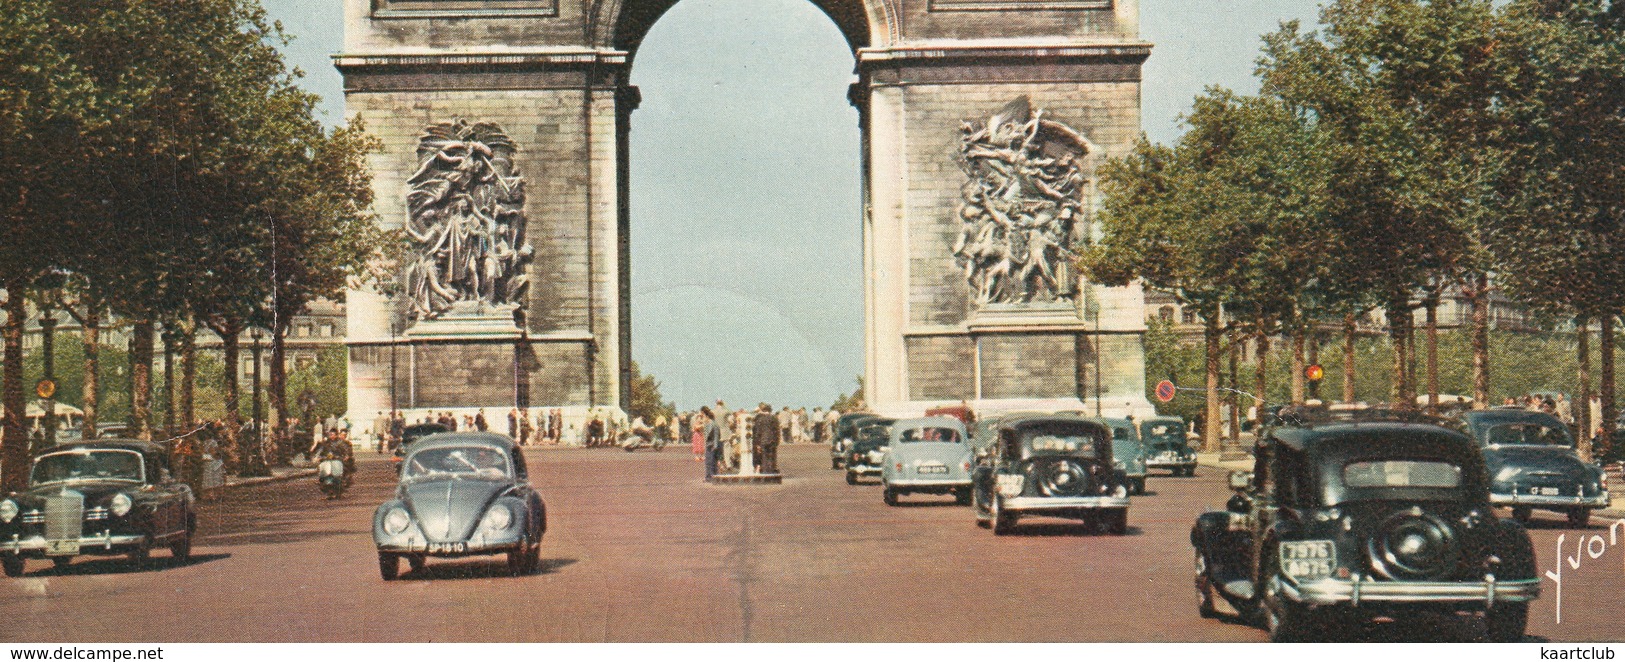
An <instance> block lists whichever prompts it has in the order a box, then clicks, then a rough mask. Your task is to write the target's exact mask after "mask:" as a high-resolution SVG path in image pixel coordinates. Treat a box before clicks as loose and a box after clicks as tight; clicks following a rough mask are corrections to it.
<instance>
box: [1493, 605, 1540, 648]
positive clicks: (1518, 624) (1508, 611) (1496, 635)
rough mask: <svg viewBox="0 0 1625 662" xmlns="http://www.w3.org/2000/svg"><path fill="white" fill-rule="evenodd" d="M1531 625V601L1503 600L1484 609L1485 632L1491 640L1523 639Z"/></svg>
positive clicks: (1508, 641) (1506, 641)
mask: <svg viewBox="0 0 1625 662" xmlns="http://www.w3.org/2000/svg"><path fill="white" fill-rule="evenodd" d="M1528 627H1529V603H1527V602H1503V603H1501V604H1498V605H1495V606H1494V607H1490V608H1489V609H1487V610H1485V611H1484V633H1485V634H1486V635H1487V636H1488V637H1489V639H1490V641H1496V642H1503V643H1510V642H1516V641H1523V633H1524V630H1525V629H1527V628H1528Z"/></svg>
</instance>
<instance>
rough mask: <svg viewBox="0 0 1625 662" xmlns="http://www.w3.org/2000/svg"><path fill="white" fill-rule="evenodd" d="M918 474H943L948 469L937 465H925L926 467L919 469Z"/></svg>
mask: <svg viewBox="0 0 1625 662" xmlns="http://www.w3.org/2000/svg"><path fill="white" fill-rule="evenodd" d="M920 473H922V474H945V473H948V467H944V466H941V465H937V466H931V465H926V466H923V467H920Z"/></svg>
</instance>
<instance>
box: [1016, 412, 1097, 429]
mask: <svg viewBox="0 0 1625 662" xmlns="http://www.w3.org/2000/svg"><path fill="white" fill-rule="evenodd" d="M1079 422H1082V423H1089V424H1091V425H1100V426H1102V427H1110V426H1107V425H1105V424H1104V423H1102V422H1101V421H1100V419H1096V418H1086V417H1083V416H1079V415H1077V414H1040V413H1032V414H1011V415H1009V416H1005V417H1003V418H1000V419H999V427H1013V428H1021V427H1031V426H1033V425H1038V424H1045V425H1048V424H1051V423H1079Z"/></svg>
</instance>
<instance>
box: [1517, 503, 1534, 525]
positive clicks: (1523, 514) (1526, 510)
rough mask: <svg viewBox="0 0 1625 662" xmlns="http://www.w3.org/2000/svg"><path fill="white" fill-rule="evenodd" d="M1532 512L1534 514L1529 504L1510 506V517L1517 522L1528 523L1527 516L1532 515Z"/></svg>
mask: <svg viewBox="0 0 1625 662" xmlns="http://www.w3.org/2000/svg"><path fill="white" fill-rule="evenodd" d="M1534 514H1535V509H1533V508H1530V507H1529V506H1513V507H1512V519H1515V520H1518V523H1519V524H1528V523H1529V517H1530V516H1531V515H1534Z"/></svg>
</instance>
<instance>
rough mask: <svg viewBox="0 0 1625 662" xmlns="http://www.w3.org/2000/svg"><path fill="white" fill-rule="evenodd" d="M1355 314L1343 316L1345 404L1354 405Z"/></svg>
mask: <svg viewBox="0 0 1625 662" xmlns="http://www.w3.org/2000/svg"><path fill="white" fill-rule="evenodd" d="M1354 329H1355V325H1354V313H1349V314H1347V315H1344V316H1343V402H1346V403H1349V404H1353V403H1354Z"/></svg>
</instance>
